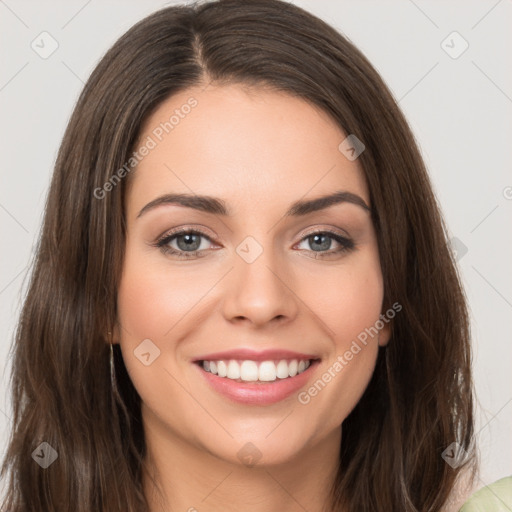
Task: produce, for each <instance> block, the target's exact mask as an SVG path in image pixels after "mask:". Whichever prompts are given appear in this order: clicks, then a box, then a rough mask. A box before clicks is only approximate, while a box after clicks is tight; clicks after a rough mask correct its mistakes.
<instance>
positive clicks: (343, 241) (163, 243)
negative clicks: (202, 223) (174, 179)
mask: <svg viewBox="0 0 512 512" xmlns="http://www.w3.org/2000/svg"><path fill="white" fill-rule="evenodd" d="M180 235H199V236H202V237H204V238H206V239H207V240H209V241H210V242H212V240H211V238H210V237H209V236H208V235H206V233H203V232H202V231H198V230H195V229H186V228H184V229H179V230H177V231H172V232H170V233H166V234H165V235H164V236H163V237H161V238H159V239H158V240H157V241H156V243H155V244H153V246H154V247H158V248H159V249H160V250H161V251H162V252H163V253H164V254H170V255H172V256H177V257H178V258H182V259H189V258H195V257H200V258H201V257H202V256H199V254H200V253H201V252H203V250H196V251H190V252H187V251H178V250H176V249H174V248H172V247H169V246H168V244H169V242H171V241H172V240H174V239H175V238H177V237H178V236H180ZM314 235H328V236H329V237H330V238H333V239H334V240H335V241H336V242H338V243H339V244H340V245H341V249H336V250H329V251H321V252H317V251H310V252H314V253H315V254H317V256H315V259H317V258H325V257H327V256H330V255H334V254H341V253H345V252H350V251H352V250H353V249H354V248H355V244H354V242H353V241H352V240H350V239H349V238H345V237H343V236H341V235H340V234H338V233H335V232H333V231H328V230H327V231H326V230H319V231H313V232H312V233H308V234H307V235H305V236H304V237H303V238H302V239H301V240H300V242H302V241H303V240H306V239H308V238H310V237H312V236H314Z"/></svg>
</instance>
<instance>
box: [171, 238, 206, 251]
mask: <svg viewBox="0 0 512 512" xmlns="http://www.w3.org/2000/svg"><path fill="white" fill-rule="evenodd" d="M180 240H184V241H185V243H184V244H183V246H181V244H180ZM198 240H199V237H198V236H197V235H194V234H188V235H181V236H180V237H178V239H177V242H178V246H180V249H183V248H184V249H192V250H193V251H196V250H197V249H198V248H199V245H201V244H200V240H199V245H197V242H198ZM194 243H195V244H196V245H197V246H193V244H194Z"/></svg>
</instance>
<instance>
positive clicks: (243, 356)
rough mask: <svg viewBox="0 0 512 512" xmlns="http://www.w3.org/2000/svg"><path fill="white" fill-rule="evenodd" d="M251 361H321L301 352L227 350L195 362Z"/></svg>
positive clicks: (199, 358)
mask: <svg viewBox="0 0 512 512" xmlns="http://www.w3.org/2000/svg"><path fill="white" fill-rule="evenodd" d="M228 359H238V360H242V361H243V360H251V361H272V360H274V359H289V360H291V359H319V357H318V356H316V355H314V354H303V353H300V352H293V351H291V350H278V349H270V350H262V351H256V350H252V349H249V348H239V349H236V350H226V351H224V352H215V353H212V354H205V355H204V356H201V357H196V358H195V359H194V362H198V361H218V360H228Z"/></svg>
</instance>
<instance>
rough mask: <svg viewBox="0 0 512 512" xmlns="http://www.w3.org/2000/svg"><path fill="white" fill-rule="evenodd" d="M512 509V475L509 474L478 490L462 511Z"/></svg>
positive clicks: (487, 511)
mask: <svg viewBox="0 0 512 512" xmlns="http://www.w3.org/2000/svg"><path fill="white" fill-rule="evenodd" d="M510 510H512V476H507V477H505V478H502V479H500V480H498V481H496V482H493V483H492V484H490V485H486V486H485V487H483V488H482V489H480V490H478V491H476V492H475V493H473V494H472V495H471V497H470V498H469V499H468V500H467V501H466V502H465V503H464V504H463V506H462V508H461V509H460V512H480V511H482V512H484V511H485V512H510Z"/></svg>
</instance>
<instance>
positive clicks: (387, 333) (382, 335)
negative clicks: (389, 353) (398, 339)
mask: <svg viewBox="0 0 512 512" xmlns="http://www.w3.org/2000/svg"><path fill="white" fill-rule="evenodd" d="M391 331H392V329H391V322H388V323H386V324H385V325H384V327H383V328H382V329H381V330H380V331H379V347H385V346H386V345H387V344H388V343H389V340H390V339H391Z"/></svg>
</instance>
